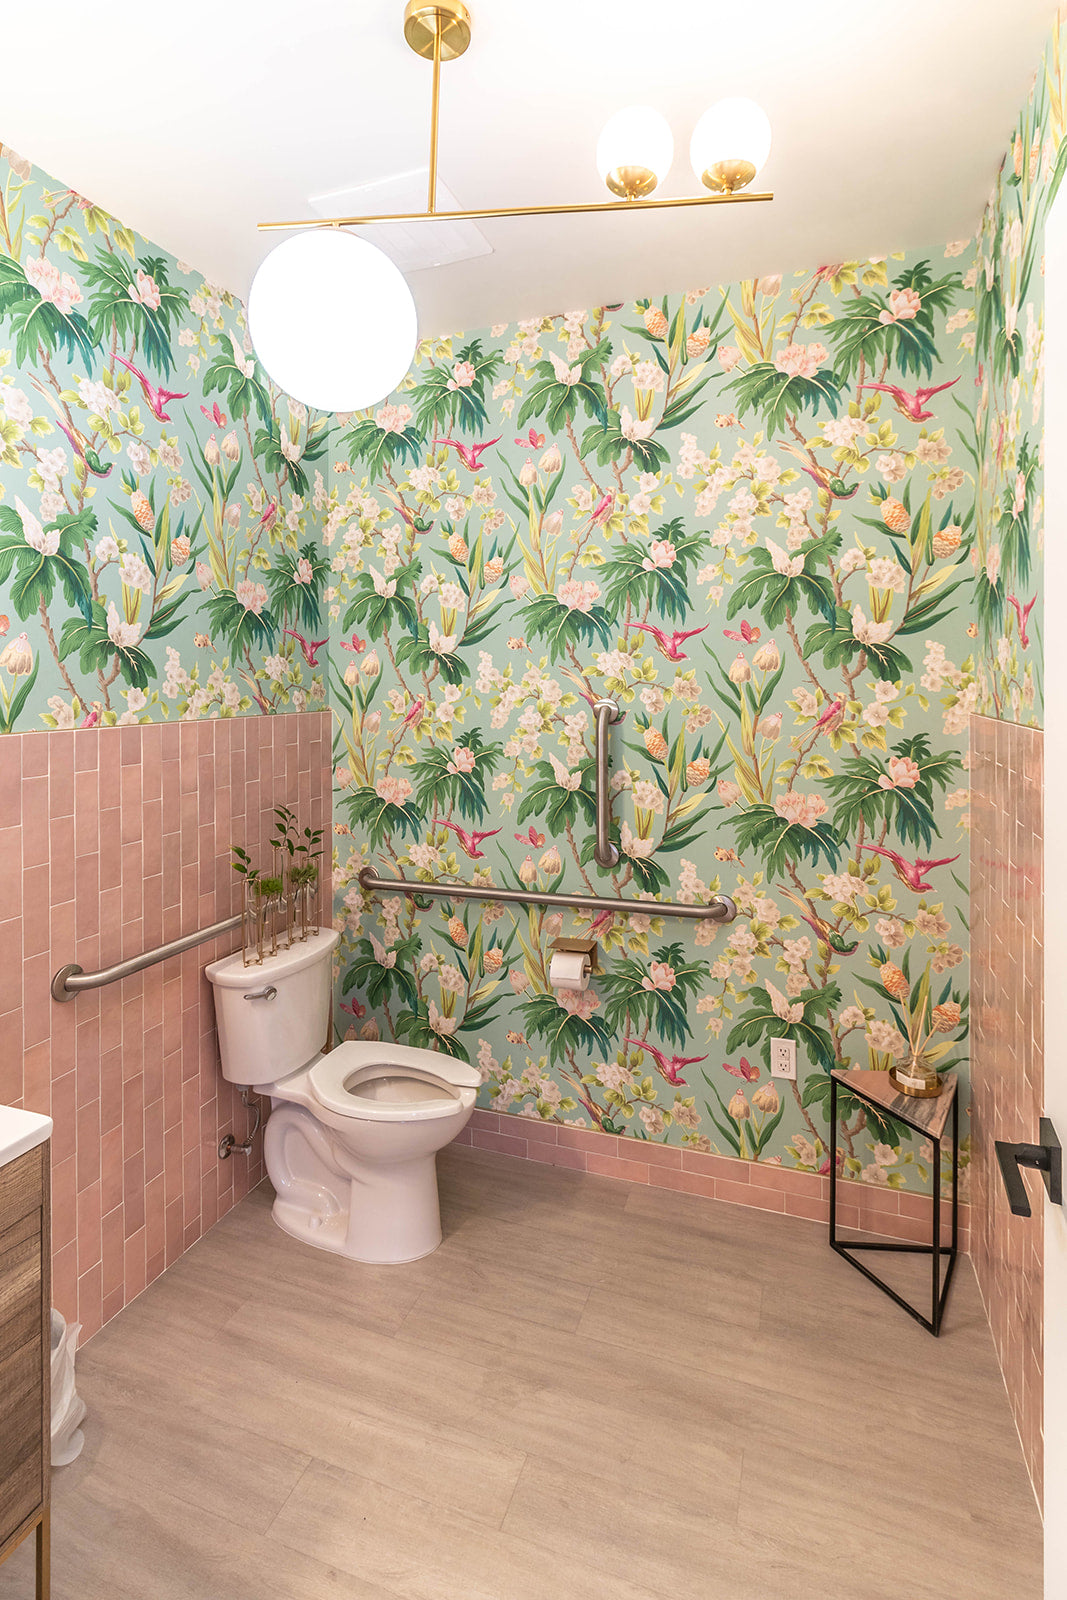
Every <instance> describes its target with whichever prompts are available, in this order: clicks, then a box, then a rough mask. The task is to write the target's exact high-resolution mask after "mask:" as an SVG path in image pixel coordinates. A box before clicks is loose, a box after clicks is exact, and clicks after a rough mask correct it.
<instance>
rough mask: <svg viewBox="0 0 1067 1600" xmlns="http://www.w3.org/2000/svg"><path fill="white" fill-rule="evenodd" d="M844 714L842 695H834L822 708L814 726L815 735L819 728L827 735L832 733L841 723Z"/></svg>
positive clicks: (843, 698)
mask: <svg viewBox="0 0 1067 1600" xmlns="http://www.w3.org/2000/svg"><path fill="white" fill-rule="evenodd" d="M844 714H845V697H844V695H843V694H835V695H834V697H833V699H832V700H831V701H830V702H829V704H828V705H826V706H824V707H823V710H822V715H821V716H820V717H819V720H818V722H816V724H815V731H816V733H817V732H818V731H819V729H820V728H822V729H824V730H825V731H826V732H827V733H832V732H833V731H834V729H835V727H836V726H837V725H838V724H839V723H840V722H841V719H842V717H843V716H844Z"/></svg>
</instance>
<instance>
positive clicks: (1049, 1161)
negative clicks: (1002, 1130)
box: [996, 1117, 1063, 1217]
mask: <svg viewBox="0 0 1067 1600" xmlns="http://www.w3.org/2000/svg"><path fill="white" fill-rule="evenodd" d="M1040 1138H1041V1143H1040V1144H1006V1143H1005V1142H1004V1140H1003V1139H997V1140H996V1150H997V1160H998V1161H999V1162H1000V1175H1001V1177H1002V1178H1003V1179H1004V1187H1005V1189H1006V1190H1007V1193H1008V1204H1009V1206H1010V1207H1011V1209H1012V1214H1013V1215H1014V1216H1016V1217H1029V1216H1030V1215H1031V1214H1032V1213H1031V1211H1030V1201H1029V1199H1028V1198H1027V1194H1026V1185H1025V1184H1024V1183H1023V1178H1022V1173H1021V1172H1020V1171H1019V1168H1020V1167H1033V1168H1034V1170H1035V1171H1036V1172H1040V1174H1041V1176H1042V1177H1043V1178H1044V1180H1045V1188H1046V1189H1047V1190H1048V1197H1049V1199H1050V1200H1051V1201H1052V1204H1053V1205H1054V1206H1062V1204H1063V1149H1062V1147H1061V1145H1060V1141H1059V1139H1058V1138H1057V1137H1056V1130H1055V1128H1054V1127H1053V1126H1052V1123H1051V1122H1050V1121H1049V1119H1048V1117H1042V1118H1041V1125H1040Z"/></svg>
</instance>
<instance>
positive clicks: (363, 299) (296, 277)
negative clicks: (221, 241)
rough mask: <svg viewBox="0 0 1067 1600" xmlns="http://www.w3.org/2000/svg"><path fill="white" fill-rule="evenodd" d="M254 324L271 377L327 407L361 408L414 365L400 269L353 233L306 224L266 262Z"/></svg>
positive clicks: (413, 321) (256, 287)
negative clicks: (305, 227) (306, 226)
mask: <svg viewBox="0 0 1067 1600" xmlns="http://www.w3.org/2000/svg"><path fill="white" fill-rule="evenodd" d="M248 328H249V332H250V333H251V335H252V343H253V345H254V346H255V351H256V355H257V356H258V357H259V359H260V361H261V362H262V364H263V366H264V367H265V368H266V370H267V372H268V373H269V374H270V376H271V378H272V379H273V380H274V382H275V383H276V384H277V385H278V387H279V388H280V389H283V390H284V391H285V392H286V394H290V395H292V396H293V398H294V399H296V400H301V401H303V403H304V404H305V405H308V406H314V407H316V408H317V409H318V410H320V411H362V410H364V409H365V408H366V407H367V406H371V405H374V404H375V403H376V402H377V401H379V400H382V399H384V397H385V396H386V395H387V394H389V393H390V391H391V390H393V389H395V388H396V386H397V384H398V383H399V382H400V380H401V379H402V378H403V377H404V374H405V373H406V372H407V370H408V368H409V367H410V366H411V363H412V360H413V358H414V355H415V345H416V341H417V339H418V320H417V317H416V313H415V302H414V300H413V299H412V297H411V290H410V289H409V288H408V286H407V283H406V282H405V281H404V276H403V273H402V272H401V271H400V269H399V268H398V267H397V266H395V265H394V263H393V262H392V261H390V259H389V257H388V256H387V255H385V253H384V252H383V251H381V250H379V249H378V248H377V247H376V246H375V245H372V244H369V243H368V242H367V240H366V239H361V238H359V237H358V236H357V235H355V234H351V233H343V232H341V231H340V230H334V229H331V230H330V231H328V232H327V231H325V230H323V229H317V228H316V229H308V230H307V232H305V233H297V234H294V235H293V236H292V237H291V238H289V239H286V240H285V241H284V243H282V244H280V245H277V246H276V247H275V249H273V250H272V251H271V252H270V254H269V255H268V256H267V257H265V259H264V260H263V261H262V262H261V263H260V266H259V270H258V271H257V272H256V275H255V277H254V278H253V280H252V287H251V289H250V290H249V294H248Z"/></svg>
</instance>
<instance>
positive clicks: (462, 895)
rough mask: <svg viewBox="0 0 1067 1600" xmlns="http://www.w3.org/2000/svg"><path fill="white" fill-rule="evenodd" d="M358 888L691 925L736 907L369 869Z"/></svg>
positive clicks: (724, 899) (725, 902) (724, 916)
mask: <svg viewBox="0 0 1067 1600" xmlns="http://www.w3.org/2000/svg"><path fill="white" fill-rule="evenodd" d="M359 883H360V887H361V888H363V889H368V890H371V891H373V892H375V893H377V894H406V895H410V896H412V898H417V897H418V896H419V895H429V896H431V898H433V899H436V900H499V901H503V902H504V904H505V905H521V906H562V907H564V908H566V909H568V910H571V911H617V912H619V913H620V914H630V915H632V914H633V913H635V912H636V913H637V914H638V915H640V916H644V917H688V918H689V919H690V920H691V921H693V922H732V921H733V920H734V918H735V917H736V916H737V906H736V905H735V904H734V902H733V901H732V900H731V899H730V896H729V895H728V894H717V895H716V896H715V898H714V899H713V900H712V901H711V903H710V905H706V906H683V905H679V904H678V903H677V902H676V901H674V900H667V901H660V900H611V899H606V898H603V897H602V896H600V895H598V894H542V893H541V892H540V891H539V890H536V889H534V890H527V889H497V888H495V887H494V886H493V885H492V884H486V885H485V887H484V888H483V887H481V886H479V885H475V884H472V883H412V882H411V880H410V879H409V878H379V876H378V874H377V873H376V872H375V870H374V868H373V867H364V868H363V870H362V872H361V873H360V874H359Z"/></svg>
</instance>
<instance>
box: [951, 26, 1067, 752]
mask: <svg viewBox="0 0 1067 1600" xmlns="http://www.w3.org/2000/svg"><path fill="white" fill-rule="evenodd" d="M1063 29H1064V23H1063V18H1062V15H1061V16H1060V17H1058V18H1057V23H1056V26H1055V28H1054V30H1053V33H1052V38H1051V40H1050V43H1049V46H1048V49H1047V50H1046V52H1045V56H1044V59H1043V60H1042V62H1041V65H1040V67H1039V68H1038V71H1037V74H1036V76H1035V79H1034V83H1033V86H1032V88H1031V91H1030V95H1029V97H1028V99H1027V102H1026V105H1025V106H1024V107H1023V109H1022V112H1021V114H1020V116H1019V120H1018V122H1017V124H1016V126H1015V129H1014V130H1013V132H1012V137H1011V141H1010V144H1009V147H1008V153H1007V156H1006V158H1005V161H1004V164H1003V166H1002V168H1001V171H1000V173H999V175H998V178H997V182H996V185H995V187H994V190H993V193H992V195H991V197H990V201H989V205H988V206H987V208H986V211H985V215H984V217H983V219H982V224H981V227H980V229H979V232H978V253H977V257H976V260H975V264H974V266H973V267H972V269H971V271H970V272H969V273H968V275H967V278H966V280H965V281H966V282H967V283H968V285H971V286H973V289H974V297H975V299H974V327H973V330H970V332H969V334H968V338H969V339H970V340H971V342H972V343H973V346H974V349H975V354H976V357H977V362H978V367H977V377H976V381H977V385H978V392H977V402H976V404H975V406H974V408H973V411H974V442H973V445H972V447H971V454H972V460H973V463H974V464H975V466H976V468H977V469H978V470H977V483H976V496H975V542H974V550H973V560H974V567H975V610H976V625H977V627H978V629H979V638H980V641H981V642H980V650H979V665H978V674H977V681H976V684H975V702H974V708H975V709H976V710H977V711H979V712H981V713H982V714H984V715H986V716H992V717H1004V718H1009V719H1010V720H1012V721H1015V722H1029V723H1040V721H1041V715H1042V706H1041V628H1042V623H1043V614H1042V581H1041V579H1042V559H1041V550H1042V540H1043V535H1044V529H1043V523H1044V486H1043V477H1044V448H1043V441H1044V388H1043V328H1044V289H1043V286H1042V282H1041V279H1042V277H1043V275H1044V232H1045V218H1046V216H1047V214H1048V210H1049V207H1050V206H1051V204H1052V202H1053V200H1054V199H1055V197H1056V194H1057V191H1058V189H1059V186H1060V182H1061V180H1062V178H1063V172H1064V166H1065V164H1067V143H1065V142H1064V137H1063V135H1064V126H1065V117H1067V82H1065V78H1064V32H1063Z"/></svg>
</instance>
